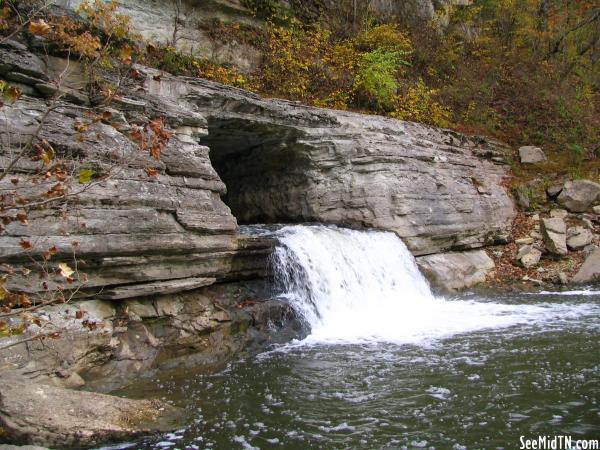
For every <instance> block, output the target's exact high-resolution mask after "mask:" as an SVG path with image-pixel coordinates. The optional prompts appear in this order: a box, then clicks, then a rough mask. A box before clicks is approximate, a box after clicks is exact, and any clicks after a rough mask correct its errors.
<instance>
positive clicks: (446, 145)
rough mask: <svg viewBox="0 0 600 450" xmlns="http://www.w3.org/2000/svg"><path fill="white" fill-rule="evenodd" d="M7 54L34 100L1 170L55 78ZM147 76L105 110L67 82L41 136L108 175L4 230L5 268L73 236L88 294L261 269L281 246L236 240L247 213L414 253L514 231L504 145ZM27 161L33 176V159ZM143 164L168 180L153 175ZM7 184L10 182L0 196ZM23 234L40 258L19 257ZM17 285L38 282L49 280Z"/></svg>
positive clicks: (12, 72)
mask: <svg viewBox="0 0 600 450" xmlns="http://www.w3.org/2000/svg"><path fill="white" fill-rule="evenodd" d="M1 50H2V51H3V52H4V53H5V54H6V55H12V59H9V58H6V61H7V63H6V64H4V65H3V66H2V68H1V70H2V72H1V73H0V75H2V76H3V77H5V78H7V79H13V80H14V79H15V77H17V78H18V79H19V80H21V82H20V85H21V86H22V88H23V91H24V93H25V94H26V95H24V96H23V97H22V98H21V99H20V100H19V101H17V102H16V103H15V104H13V105H7V106H6V107H5V110H4V114H3V116H2V117H0V133H1V136H2V139H3V144H4V145H3V148H2V152H3V154H2V155H1V156H2V161H4V164H6V161H8V159H9V156H10V155H11V154H13V153H14V152H15V151H16V150H17V148H18V147H19V145H22V144H23V142H24V141H25V140H26V139H28V137H29V136H31V134H32V133H33V132H34V130H35V129H36V127H37V126H38V125H39V120H40V117H41V116H42V115H43V112H44V111H45V110H46V108H47V106H46V102H45V99H44V93H45V92H46V91H45V86H46V85H47V79H48V77H49V76H50V74H49V72H48V70H50V69H49V68H48V64H49V63H48V61H44V60H42V59H41V58H39V57H38V56H36V55H34V54H32V53H30V52H29V51H28V50H27V49H26V48H25V47H24V46H23V45H22V44H18V43H15V42H7V43H6V42H5V43H3V44H2V49H1ZM11 61H12V62H11ZM23 61H26V63H23ZM63 64H64V62H63ZM57 65H58V66H59V67H60V60H59V61H58V62H57V61H56V58H55V59H54V61H53V67H54V66H57ZM138 70H139V73H140V77H139V78H140V79H139V80H136V81H135V82H134V83H132V84H131V85H130V86H129V87H128V88H127V89H128V90H127V92H128V93H127V95H126V96H124V97H120V98H118V99H117V100H115V101H114V102H113V103H112V104H111V105H110V108H106V107H100V108H99V107H91V106H89V103H90V100H89V99H88V98H87V97H86V96H85V94H84V91H82V90H77V89H75V87H73V86H72V87H71V91H70V94H69V95H67V96H65V97H63V100H62V101H61V103H60V104H59V105H58V107H56V108H55V109H54V110H52V111H51V112H50V114H49V115H48V117H47V119H46V123H45V125H44V126H43V127H42V131H41V137H42V138H43V139H46V140H47V141H48V142H49V143H50V144H51V145H52V146H53V147H54V148H55V149H57V151H59V152H60V153H61V154H69V155H72V156H73V158H74V159H75V160H76V161H78V164H80V167H92V168H93V169H94V173H96V174H101V173H106V172H110V174H111V175H110V177H109V178H108V179H107V180H105V181H101V182H97V183H91V184H90V185H89V186H81V187H80V189H79V191H77V195H73V197H72V199H71V200H70V206H69V209H68V210H67V211H62V210H50V211H43V212H40V213H39V214H37V215H36V214H32V215H31V216H30V218H29V219H30V220H29V224H28V225H23V224H20V223H18V222H13V223H12V224H10V225H9V226H8V228H7V233H6V234H5V235H3V236H0V244H1V245H0V247H1V250H0V260H1V261H3V262H11V263H15V262H19V261H20V262H21V263H22V264H25V265H26V264H28V261H29V259H30V257H31V256H36V255H38V256H39V255H40V254H41V253H42V252H43V251H44V250H45V249H47V248H48V247H49V246H51V245H56V247H57V249H58V252H59V256H61V255H63V256H64V255H70V254H71V252H72V248H71V243H72V242H73V241H78V242H79V244H80V246H79V250H78V254H79V257H80V259H81V266H80V269H81V270H82V271H84V272H85V273H87V274H88V276H89V281H88V282H87V283H86V285H85V286H84V287H83V289H82V290H81V292H80V293H79V295H80V296H88V295H89V296H95V297H96V298H98V297H99V298H106V299H122V298H129V297H138V296H140V295H145V294H151V293H153V294H157V293H169V292H174V291H180V290H187V289H194V288H197V287H200V286H204V285H208V284H211V283H213V282H215V281H225V280H232V279H241V278H245V277H256V276H261V275H262V272H263V270H264V261H265V256H266V254H268V252H269V247H270V245H271V243H269V242H265V241H264V240H261V239H255V238H248V237H244V236H240V235H239V234H237V233H236V231H237V222H236V218H237V220H239V221H240V222H243V223H252V222H304V221H319V222H325V223H335V224H341V225H347V226H353V227H370V228H377V229H385V230H391V231H394V232H396V233H397V234H398V235H399V236H400V237H401V238H402V239H403V240H404V241H405V242H406V244H407V245H408V247H409V248H410V249H411V250H412V252H413V253H414V254H416V255H425V254H432V253H439V252H444V251H448V250H462V249H471V248H477V247H481V246H484V245H487V244H492V243H495V242H498V241H503V240H504V239H506V237H507V234H508V231H509V227H510V223H511V220H512V218H513V216H514V209H513V205H512V201H511V199H510V198H509V196H508V195H507V193H506V192H505V190H504V188H503V187H502V186H501V182H502V178H503V177H504V176H505V166H503V164H502V161H503V154H502V150H503V148H502V147H501V146H499V145H497V144H494V143H490V142H488V141H485V140H483V139H479V138H469V137H466V136H463V135H460V134H458V133H455V132H451V131H448V130H440V129H434V128H431V127H427V126H424V125H419V124H414V123H407V122H400V121H396V120H393V119H387V118H383V117H378V116H367V115H361V114H357V113H351V112H342V111H333V110H323V109H317V108H311V107H306V106H303V105H300V104H296V103H292V102H288V101H282V100H275V99H263V98H260V97H258V96H256V95H254V94H251V93H249V92H246V91H242V90H239V89H234V88H230V87H225V86H222V85H219V84H215V83H211V82H207V81H204V80H199V79H187V78H181V77H174V76H170V75H168V74H164V73H163V74H159V73H158V72H156V71H155V70H153V69H148V68H144V67H139V68H138ZM19 74H20V75H22V76H21V77H18V75H19ZM75 78H76V77H75ZM106 112H109V113H110V114H109V116H110V121H97V122H95V123H93V124H92V125H91V127H90V129H89V130H88V131H87V132H86V133H85V134H84V135H79V134H78V133H77V132H76V128H77V127H76V123H77V122H80V121H85V120H86V118H87V117H89V116H90V115H93V114H98V113H106ZM157 117H159V118H163V119H164V121H165V123H166V124H167V126H168V127H169V128H170V129H172V130H173V131H174V136H173V138H172V139H171V140H170V142H169V144H168V147H167V148H166V150H165V152H164V156H163V158H162V160H161V161H156V160H154V159H152V158H151V157H150V156H149V155H147V154H145V153H142V152H140V151H139V150H138V149H137V148H136V146H135V144H134V143H133V142H132V140H131V138H130V137H129V135H128V131H129V130H130V127H131V126H132V125H133V124H135V123H140V122H143V121H145V120H150V119H153V118H157ZM109 122H110V123H109ZM115 122H117V123H118V124H119V125H118V126H115ZM115 161H117V163H115ZM22 164H23V166H22V167H21V168H20V169H21V170H22V171H27V170H28V167H27V164H29V163H27V162H23V163H22ZM147 168H151V169H155V170H156V171H157V173H158V175H157V176H154V177H153V176H146V175H145V174H144V170H143V169H147ZM10 183H11V182H10V181H9V180H8V179H4V180H3V181H2V186H1V187H2V188H4V189H10V187H11V185H10ZM226 193H227V194H226ZM221 197H223V198H224V200H225V202H224V201H223V199H222V198H221ZM227 205H228V206H229V207H228V206H227ZM229 208H231V210H232V212H233V213H232V212H231V211H230V209H229ZM23 237H27V238H31V239H32V241H34V242H35V244H36V245H35V247H34V249H32V250H30V251H28V252H24V251H23V249H22V248H21V246H20V241H21V239H22V238H23ZM12 282H13V283H17V284H19V286H20V287H21V288H23V286H25V287H26V289H27V290H30V291H35V290H38V289H40V283H39V281H31V280H29V279H26V278H19V277H14V278H13V279H12ZM74 287H75V286H74Z"/></svg>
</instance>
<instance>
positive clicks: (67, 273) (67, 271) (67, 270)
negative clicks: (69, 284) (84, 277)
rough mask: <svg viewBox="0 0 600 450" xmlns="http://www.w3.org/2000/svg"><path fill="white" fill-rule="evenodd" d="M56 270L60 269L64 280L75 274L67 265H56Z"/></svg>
mask: <svg viewBox="0 0 600 450" xmlns="http://www.w3.org/2000/svg"><path fill="white" fill-rule="evenodd" d="M58 268H59V269H60V274H61V275H62V276H63V277H64V278H69V277H71V275H73V274H74V273H75V271H74V270H73V269H71V268H70V267H69V266H68V264H67V263H60V264H59V265H58Z"/></svg>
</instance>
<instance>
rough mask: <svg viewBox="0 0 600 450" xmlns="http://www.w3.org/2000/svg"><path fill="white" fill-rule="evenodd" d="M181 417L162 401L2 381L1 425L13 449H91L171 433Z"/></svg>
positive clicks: (4, 435)
mask: <svg viewBox="0 0 600 450" xmlns="http://www.w3.org/2000/svg"><path fill="white" fill-rule="evenodd" d="M182 418H183V416H182V414H181V412H179V411H178V410H177V409H175V408H174V407H172V406H170V405H168V404H165V403H163V402H160V401H158V400H152V401H148V400H129V399H125V398H120V397H114V396H109V395H103V394H96V393H92V392H86V391H73V390H70V389H63V388H59V387H55V386H45V385H41V384H36V383H34V382H24V381H20V380H17V379H13V378H11V377H3V378H2V384H1V385H0V426H1V427H2V430H3V439H4V440H5V441H8V442H10V443H14V444H33V445H44V446H51V447H57V448H70V447H77V448H81V447H88V446H94V445H97V444H99V443H101V442H105V441H111V440H112V441H114V440H127V439H131V438H133V437H135V436H138V435H142V434H151V433H155V432H161V431H162V432H165V431H169V430H172V429H173V428H174V427H175V426H176V422H178V421H181V420H182Z"/></svg>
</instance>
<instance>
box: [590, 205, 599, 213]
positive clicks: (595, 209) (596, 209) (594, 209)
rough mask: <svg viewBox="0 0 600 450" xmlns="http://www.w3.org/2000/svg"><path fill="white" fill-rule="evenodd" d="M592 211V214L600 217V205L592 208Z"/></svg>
mask: <svg viewBox="0 0 600 450" xmlns="http://www.w3.org/2000/svg"><path fill="white" fill-rule="evenodd" d="M592 211H594V214H598V215H600V205H597V206H594V207H593V208H592Z"/></svg>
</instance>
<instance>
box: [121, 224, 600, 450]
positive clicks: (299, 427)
mask: <svg viewBox="0 0 600 450" xmlns="http://www.w3.org/2000/svg"><path fill="white" fill-rule="evenodd" d="M276 235H277V236H278V238H279V241H280V246H279V247H278V248H277V250H276V252H275V253H274V255H273V258H272V267H273V271H274V275H275V276H274V279H275V286H274V289H275V291H276V292H277V293H278V295H279V297H281V298H283V299H285V300H286V301H289V302H290V303H291V304H292V305H293V306H294V308H295V309H296V311H297V312H298V313H299V314H300V315H301V316H302V318H303V320H304V322H305V325H306V329H307V337H306V338H305V339H303V340H298V341H294V342H291V343H289V344H286V345H282V346H278V347H275V348H271V349H269V350H268V351H266V352H265V353H262V354H260V355H258V356H256V357H252V358H249V359H244V360H239V361H234V362H231V363H230V364H229V365H228V366H227V367H226V368H225V369H224V370H222V371H220V372H218V373H215V374H187V375H185V376H178V377H175V376H166V377H164V378H163V379H160V380H156V381H155V385H154V386H153V392H154V393H155V394H158V395H159V396H161V397H162V398H165V399H168V400H170V401H172V402H173V403H174V404H176V405H179V406H182V407H184V408H186V409H187V411H188V416H189V419H190V425H189V426H187V427H186V428H185V429H182V430H180V431H178V432H176V433H171V434H168V435H164V436H159V437H152V438H148V439H146V440H142V441H140V442H137V443H135V444H130V446H131V447H134V448H142V449H157V448H172V449H175V448H177V449H204V448H210V449H236V448H238V449H250V448H260V449H277V448H280V449H299V450H300V449H355V448H356V449H359V448H364V449H380V448H389V449H416V448H426V449H465V448H467V449H500V448H502V449H514V448H519V445H520V440H519V439H520V437H521V436H524V437H525V438H536V437H537V436H538V435H550V436H554V435H569V436H572V437H573V439H581V438H595V439H600V344H599V343H600V292H595V291H594V290H593V289H592V288H590V289H583V290H581V291H567V292H561V293H551V292H538V293H535V294H511V295H509V294H502V295H494V296H487V297H486V296H481V295H476V294H462V295H460V296H455V297H451V298H443V297H439V296H438V297H436V296H434V295H433V293H432V292H431V290H430V289H429V286H428V284H427V282H426V281H425V280H424V279H423V277H422V276H421V275H420V273H419V271H418V269H417V267H416V265H415V262H414V259H413V258H412V256H411V255H410V253H409V252H408V250H407V249H406V247H405V246H404V244H403V243H402V242H401V241H400V240H399V239H398V238H397V237H396V236H395V235H393V234H391V233H382V232H359V231H352V230H345V229H340V228H332V227H323V226H293V227H286V228H283V229H280V230H279V231H277V232H276ZM126 447H127V446H118V447H114V448H126Z"/></svg>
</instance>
